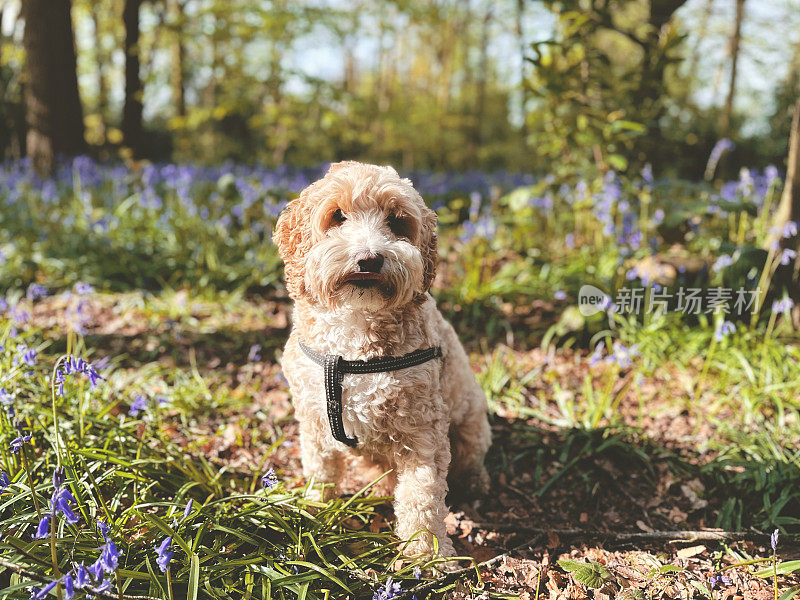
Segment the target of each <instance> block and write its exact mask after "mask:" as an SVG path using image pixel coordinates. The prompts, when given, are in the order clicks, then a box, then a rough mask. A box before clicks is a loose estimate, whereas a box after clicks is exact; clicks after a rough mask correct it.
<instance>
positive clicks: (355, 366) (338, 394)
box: [300, 342, 442, 448]
mask: <svg viewBox="0 0 800 600" xmlns="http://www.w3.org/2000/svg"><path fill="white" fill-rule="evenodd" d="M300 349H301V350H302V351H303V353H304V354H305V355H306V356H307V357H308V358H310V359H311V360H312V361H314V362H315V363H317V364H318V365H319V366H321V367H322V370H323V375H324V377H325V400H326V403H327V405H328V422H329V423H330V426H331V433H332V434H333V437H334V438H335V439H336V440H338V441H340V442H342V443H343V444H347V445H348V446H350V447H351V448H355V446H356V445H357V444H358V438H349V437H347V435H346V434H345V432H344V424H343V423H342V380H343V379H344V374H345V373H359V374H361V373H384V372H387V371H398V370H399V369H406V368H408V367H416V366H417V365H421V364H422V363H426V362H428V361H429V360H433V359H434V358H439V357H441V356H442V349H441V347H439V346H434V347H433V348H425V349H422V350H414V351H413V352H409V353H408V354H404V355H403V356H379V357H378V358H371V359H369V360H344V359H343V358H342V357H341V356H339V355H337V354H320V353H319V352H314V351H313V350H312V349H311V348H309V347H308V346H306V345H305V344H304V343H303V342H300Z"/></svg>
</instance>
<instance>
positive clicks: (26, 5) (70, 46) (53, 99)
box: [21, 0, 86, 173]
mask: <svg viewBox="0 0 800 600" xmlns="http://www.w3.org/2000/svg"><path fill="white" fill-rule="evenodd" d="M70 8H71V5H70V1H69V0H24V2H22V13H21V14H22V17H23V18H24V19H25V33H24V36H23V44H24V47H25V73H26V85H25V106H26V117H27V126H28V131H27V142H26V152H27V154H28V156H30V157H31V159H32V160H33V164H34V165H35V166H36V168H37V170H39V171H40V172H42V173H49V172H50V171H51V170H52V168H53V162H54V160H55V158H56V156H57V155H58V154H65V155H75V154H79V153H80V152H83V151H84V150H85V148H86V142H85V141H84V138H83V110H82V108H81V101H80V97H79V95H78V77H77V71H76V58H75V41H74V38H73V33H72V18H71V14H70Z"/></svg>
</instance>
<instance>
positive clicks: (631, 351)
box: [605, 340, 639, 369]
mask: <svg viewBox="0 0 800 600" xmlns="http://www.w3.org/2000/svg"><path fill="white" fill-rule="evenodd" d="M637 356H639V350H638V349H637V347H636V345H635V344H634V345H633V346H631V347H630V348H627V347H626V346H625V345H623V343H622V342H620V341H619V340H615V341H614V343H613V344H612V347H611V354H610V355H608V356H607V357H606V359H605V360H606V362H607V363H616V364H617V365H619V367H620V368H621V369H627V368H628V367H630V366H631V364H633V361H632V360H631V359H632V358H635V357H637Z"/></svg>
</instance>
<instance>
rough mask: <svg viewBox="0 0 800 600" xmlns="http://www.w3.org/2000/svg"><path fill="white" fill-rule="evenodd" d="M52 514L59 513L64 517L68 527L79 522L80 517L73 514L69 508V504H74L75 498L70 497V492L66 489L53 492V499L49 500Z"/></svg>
mask: <svg viewBox="0 0 800 600" xmlns="http://www.w3.org/2000/svg"><path fill="white" fill-rule="evenodd" d="M50 502H51V504H52V507H53V513H54V514H58V513H61V514H62V515H64V518H65V519H66V520H67V523H69V524H70V525H74V524H75V523H77V522H78V521H79V520H80V517H78V515H76V514H75V512H74V511H73V510H72V507H71V506H70V502H73V503H74V502H75V498H74V497H73V496H72V494H71V493H70V491H69V490H68V489H66V488H64V489H58V490H56V491H54V492H53V497H52V498H51V500H50Z"/></svg>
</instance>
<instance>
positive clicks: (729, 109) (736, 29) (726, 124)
mask: <svg viewBox="0 0 800 600" xmlns="http://www.w3.org/2000/svg"><path fill="white" fill-rule="evenodd" d="M744 2H745V0H736V20H735V23H734V26H733V34H732V35H731V45H730V54H731V78H730V80H729V84H728V95H727V97H726V98H725V106H724V107H723V109H722V114H721V115H720V120H719V134H720V137H727V136H728V132H729V131H730V128H731V117H732V115H733V98H734V96H735V95H736V72H737V67H738V64H739V46H740V45H741V42H742V21H743V20H744Z"/></svg>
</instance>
